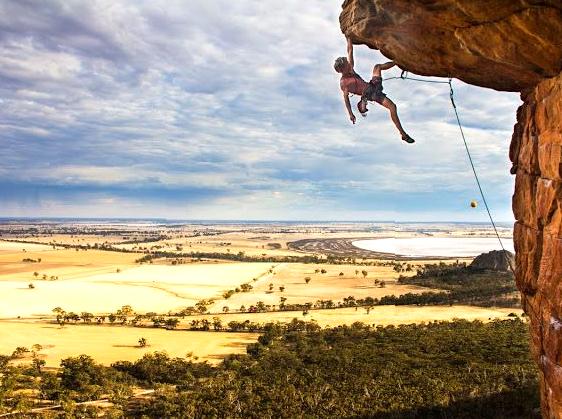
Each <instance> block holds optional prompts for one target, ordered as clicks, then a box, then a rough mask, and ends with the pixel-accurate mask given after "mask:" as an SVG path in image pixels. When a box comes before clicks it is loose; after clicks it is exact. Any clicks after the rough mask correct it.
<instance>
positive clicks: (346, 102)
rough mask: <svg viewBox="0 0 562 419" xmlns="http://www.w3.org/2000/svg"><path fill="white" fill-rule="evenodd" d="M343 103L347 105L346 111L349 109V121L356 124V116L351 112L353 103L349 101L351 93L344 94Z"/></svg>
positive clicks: (345, 92)
mask: <svg viewBox="0 0 562 419" xmlns="http://www.w3.org/2000/svg"><path fill="white" fill-rule="evenodd" d="M343 101H344V103H345V109H347V113H348V115H349V119H350V120H351V122H352V123H353V124H355V115H353V111H352V110H351V102H350V101H349V92H347V91H344V92H343Z"/></svg>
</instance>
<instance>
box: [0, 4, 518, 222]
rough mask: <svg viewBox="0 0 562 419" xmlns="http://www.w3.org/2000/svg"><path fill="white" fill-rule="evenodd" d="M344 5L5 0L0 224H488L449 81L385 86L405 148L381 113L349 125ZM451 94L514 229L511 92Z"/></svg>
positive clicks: (360, 61) (369, 53)
mask: <svg viewBox="0 0 562 419" xmlns="http://www.w3.org/2000/svg"><path fill="white" fill-rule="evenodd" d="M340 5H341V1H339V0H337V1H335V0H334V1H326V0H308V1H300V0H285V1H282V2H280V1H274V0H237V1H231V0H205V1H203V0H200V1H199V0H182V1H174V0H151V1H139V0H130V1H126V0H119V1H116V0H88V1H86V0H59V1H56V0H36V1H34V0H13V1H11V0H0V145H1V148H0V150H1V154H0V216H16V217H17V216H86V217H112V216H114V217H163V218H164V217H165V218H176V219H178V218H179V219H267V220H271V219H280V220H295V219H301V220H413V221H416V220H419V221H428V220H453V221H454V220H459V221H482V220H486V216H485V212H484V209H483V206H482V205H480V206H479V207H478V208H477V209H475V210H473V209H470V207H469V203H470V201H471V200H472V199H478V198H479V196H478V190H477V188H476V185H475V182H474V179H473V177H472V173H471V171H470V166H469V164H468V161H467V158H466V155H465V152H464V148H463V145H462V142H461V139H460V137H459V131H458V127H457V126H456V122H455V119H454V113H453V112H452V109H451V106H450V102H449V91H448V87H447V85H440V84H424V83H416V82H408V81H402V80H389V81H387V82H386V83H385V86H384V88H385V92H386V93H387V94H388V96H389V97H390V98H392V99H393V100H394V101H395V102H396V103H397V105H398V110H399V114H400V116H401V118H402V121H403V124H404V126H405V128H406V130H407V131H409V133H410V135H411V136H412V137H414V138H415V139H416V141H417V142H416V143H415V144H414V145H408V144H406V143H404V142H402V141H400V140H399V137H398V135H397V133H396V132H395V128H394V126H393V125H392V122H391V121H390V119H389V117H388V114H387V111H386V110H385V109H384V108H382V107H380V106H378V105H376V104H373V105H371V106H370V112H369V115H368V117H367V118H366V119H363V118H361V117H360V116H359V114H358V113H357V112H356V114H357V117H358V121H357V124H356V125H352V124H351V123H350V122H349V120H348V117H347V115H346V113H345V110H344V106H343V102H342V100H341V95H340V93H339V91H338V83H339V78H338V75H337V74H336V73H335V72H334V71H333V69H332V63H333V60H334V58H335V57H337V56H339V55H344V54H345V40H344V38H343V37H342V35H341V33H340V31H339V25H338V15H339V12H340ZM384 59H385V58H384V57H383V56H382V55H381V54H380V53H379V52H378V51H373V50H369V49H368V48H366V47H359V46H358V47H356V63H357V64H356V70H358V72H359V73H360V74H363V75H364V77H367V76H368V75H369V72H370V69H371V67H372V65H373V64H374V63H376V62H380V61H382V60H384ZM387 73H388V74H387V76H389V77H390V76H394V75H398V74H399V73H400V71H399V70H398V69H392V70H390V71H388V72H387ZM454 86H455V90H456V97H457V103H458V105H459V112H460V115H461V119H462V121H463V122H464V124H465V125H466V130H465V133H466V134H467V137H468V140H469V144H470V147H471V150H472V153H473V157H474V160H475V163H476V166H477V169H478V171H479V174H480V176H481V180H482V183H483V187H484V190H485V192H486V193H487V195H488V200H489V202H490V204H491V207H492V210H493V212H494V214H495V216H496V218H497V219H499V220H504V221H510V220H511V219H512V215H511V194H512V189H513V178H512V177H511V176H510V175H509V174H508V171H509V167H510V165H509V162H508V157H507V154H508V147H509V140H510V137H511V131H512V128H513V124H514V122H515V110H516V108H517V106H518V105H519V102H520V100H519V96H518V95H517V94H515V93H500V92H495V91H492V90H486V89H482V88H477V87H474V86H468V85H465V84H463V83H462V82H460V81H457V80H455V81H454ZM354 103H355V100H353V104H354Z"/></svg>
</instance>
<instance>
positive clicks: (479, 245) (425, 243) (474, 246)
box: [353, 237, 514, 257]
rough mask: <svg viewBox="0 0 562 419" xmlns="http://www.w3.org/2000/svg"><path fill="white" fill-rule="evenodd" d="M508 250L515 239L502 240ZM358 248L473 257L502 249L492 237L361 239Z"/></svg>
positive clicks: (398, 252) (511, 247)
mask: <svg viewBox="0 0 562 419" xmlns="http://www.w3.org/2000/svg"><path fill="white" fill-rule="evenodd" d="M502 243H503V246H504V247H505V249H506V250H509V251H510V252H513V251H514V249H513V239H511V238H502ZM353 245H354V246H355V247H358V248H360V249H364V250H371V251H374V252H383V253H392V254H395V255H401V256H409V257H428V256H442V257H471V256H477V255H479V254H480V253H485V252H489V251H491V250H501V246H500V243H499V242H498V239H497V238H491V237H413V238H396V239H394V238H386V239H375V240H357V241H354V242H353Z"/></svg>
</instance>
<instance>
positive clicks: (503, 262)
mask: <svg viewBox="0 0 562 419" xmlns="http://www.w3.org/2000/svg"><path fill="white" fill-rule="evenodd" d="M510 264H511V265H512V266H515V256H514V254H513V253H511V252H509V251H505V252H504V251H503V250H492V251H491V252H488V253H482V254H481V255H479V256H476V258H474V260H473V261H472V263H471V264H470V267H471V268H475V269H487V270H491V271H499V272H507V271H509V265H510Z"/></svg>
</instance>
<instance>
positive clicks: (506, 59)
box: [340, 0, 562, 91]
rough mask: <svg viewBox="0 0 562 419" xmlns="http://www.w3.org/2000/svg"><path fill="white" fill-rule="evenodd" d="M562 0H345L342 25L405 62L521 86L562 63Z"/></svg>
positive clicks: (479, 81)
mask: <svg viewBox="0 0 562 419" xmlns="http://www.w3.org/2000/svg"><path fill="white" fill-rule="evenodd" d="M561 16H562V2H561V1H560V0H550V1H549V0H542V1H540V0H463V1H458V0H345V2H344V3H343V11H342V13H341V15H340V25H341V28H342V32H344V33H345V34H348V35H349V36H350V37H351V39H352V40H353V42H354V43H358V44H365V45H368V46H369V47H371V48H375V49H379V50H381V52H382V53H383V54H384V55H385V56H387V57H388V58H391V59H392V60H394V61H395V62H396V63H397V64H398V65H399V66H400V67H401V68H404V69H407V70H409V71H411V72H413V73H416V74H421V75H427V76H429V75H432V76H442V77H447V76H452V77H455V78H458V79H460V80H463V81H465V82H467V83H470V84H474V85H477V86H483V87H491V88H494V89H497V90H506V91H520V90H522V89H524V88H527V87H533V86H535V85H536V84H537V83H539V82H540V81H541V80H542V79H544V78H549V77H554V76H556V75H558V73H560V71H561V70H562V44H561V39H562V18H561Z"/></svg>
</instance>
